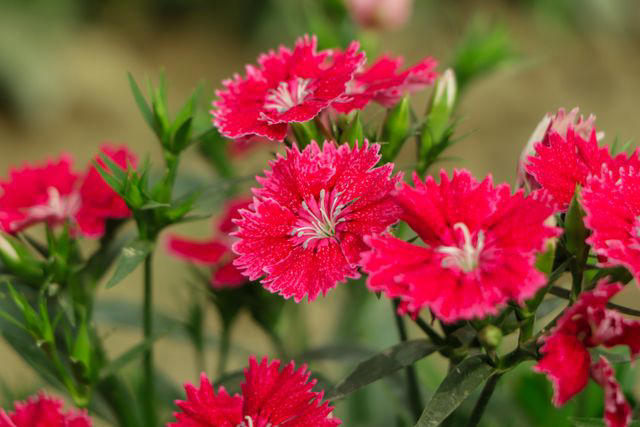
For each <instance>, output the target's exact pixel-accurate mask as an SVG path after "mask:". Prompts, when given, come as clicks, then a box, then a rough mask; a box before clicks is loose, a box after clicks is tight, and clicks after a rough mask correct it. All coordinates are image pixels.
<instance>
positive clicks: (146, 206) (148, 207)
mask: <svg viewBox="0 0 640 427" xmlns="http://www.w3.org/2000/svg"><path fill="white" fill-rule="evenodd" d="M169 207H171V205H170V204H169V203H161V202H156V201H155V200H149V201H148V202H146V203H145V204H144V205H142V206H141V207H140V210H141V211H146V210H151V209H158V208H169Z"/></svg>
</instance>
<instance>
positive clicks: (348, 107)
mask: <svg viewBox="0 0 640 427" xmlns="http://www.w3.org/2000/svg"><path fill="white" fill-rule="evenodd" d="M402 62H403V59H402V58H401V57H397V58H394V57H391V56H387V55H383V56H381V57H380V58H378V60H377V61H375V62H374V63H373V64H371V65H370V66H369V67H366V68H364V69H363V70H362V71H359V72H357V73H356V74H355V76H354V77H353V80H352V81H350V82H349V84H348V85H347V90H346V93H345V95H344V96H343V97H341V98H340V99H339V100H337V101H335V102H334V103H333V104H331V106H332V107H333V108H334V109H335V110H336V111H338V112H341V113H349V112H350V111H353V110H362V109H363V108H364V107H366V106H367V105H368V104H369V103H370V102H371V101H375V102H377V103H378V104H381V105H382V106H384V107H387V108H389V107H392V106H393V105H394V104H396V103H397V102H398V101H400V98H402V96H404V95H406V94H407V93H411V92H415V91H418V90H421V89H423V88H425V87H426V86H428V85H430V84H432V83H433V82H434V80H435V78H436V76H437V73H436V71H435V68H436V65H437V62H436V61H435V60H434V59H433V58H430V57H427V58H424V59H422V60H421V61H420V62H418V63H417V64H416V65H413V66H411V67H409V68H407V69H406V70H404V71H400V68H401V67H402Z"/></svg>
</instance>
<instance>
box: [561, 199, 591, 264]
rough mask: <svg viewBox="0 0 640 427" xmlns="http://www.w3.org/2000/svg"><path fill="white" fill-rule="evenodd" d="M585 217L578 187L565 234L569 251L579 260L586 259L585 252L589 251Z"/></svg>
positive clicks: (571, 205) (568, 214) (569, 211)
mask: <svg viewBox="0 0 640 427" xmlns="http://www.w3.org/2000/svg"><path fill="white" fill-rule="evenodd" d="M584 215H585V213H584V209H582V207H581V206H580V188H579V187H576V192H575V194H574V196H573V199H572V200H571V204H570V205H569V210H568V211H567V216H566V217H565V234H566V236H567V249H568V250H569V252H570V253H571V254H573V255H575V256H576V258H578V259H579V260H580V259H583V258H584V251H586V250H587V249H588V248H587V244H586V243H585V240H586V238H587V235H588V231H587V228H586V227H585V225H584Z"/></svg>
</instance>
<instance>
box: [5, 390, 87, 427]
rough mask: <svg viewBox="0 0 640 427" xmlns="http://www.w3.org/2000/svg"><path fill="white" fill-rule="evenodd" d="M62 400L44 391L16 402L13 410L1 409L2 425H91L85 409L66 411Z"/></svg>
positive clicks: (77, 426) (84, 426)
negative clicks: (23, 400)
mask: <svg viewBox="0 0 640 427" xmlns="http://www.w3.org/2000/svg"><path fill="white" fill-rule="evenodd" d="M62 407H63V403H62V401H60V400H58V399H56V398H53V397H49V396H47V395H46V394H45V393H44V392H42V393H39V394H38V395H37V396H35V397H30V398H29V399H27V400H26V401H25V402H16V403H14V410H13V411H12V412H5V411H4V410H3V409H0V427H91V420H90V419H89V417H88V416H87V414H86V412H85V411H66V412H65V411H64V410H63V409H62Z"/></svg>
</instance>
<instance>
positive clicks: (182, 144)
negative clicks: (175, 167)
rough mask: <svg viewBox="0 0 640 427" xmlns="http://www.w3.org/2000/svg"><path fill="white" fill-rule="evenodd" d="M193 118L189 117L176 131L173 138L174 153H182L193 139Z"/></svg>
mask: <svg viewBox="0 0 640 427" xmlns="http://www.w3.org/2000/svg"><path fill="white" fill-rule="evenodd" d="M192 122H193V117H189V118H188V119H187V120H186V121H185V122H184V123H182V125H180V127H179V128H178V130H177V131H176V133H175V135H174V137H173V150H174V152H180V151H182V150H184V149H185V148H186V147H187V146H188V145H189V142H191V141H190V138H191V123H192Z"/></svg>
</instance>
